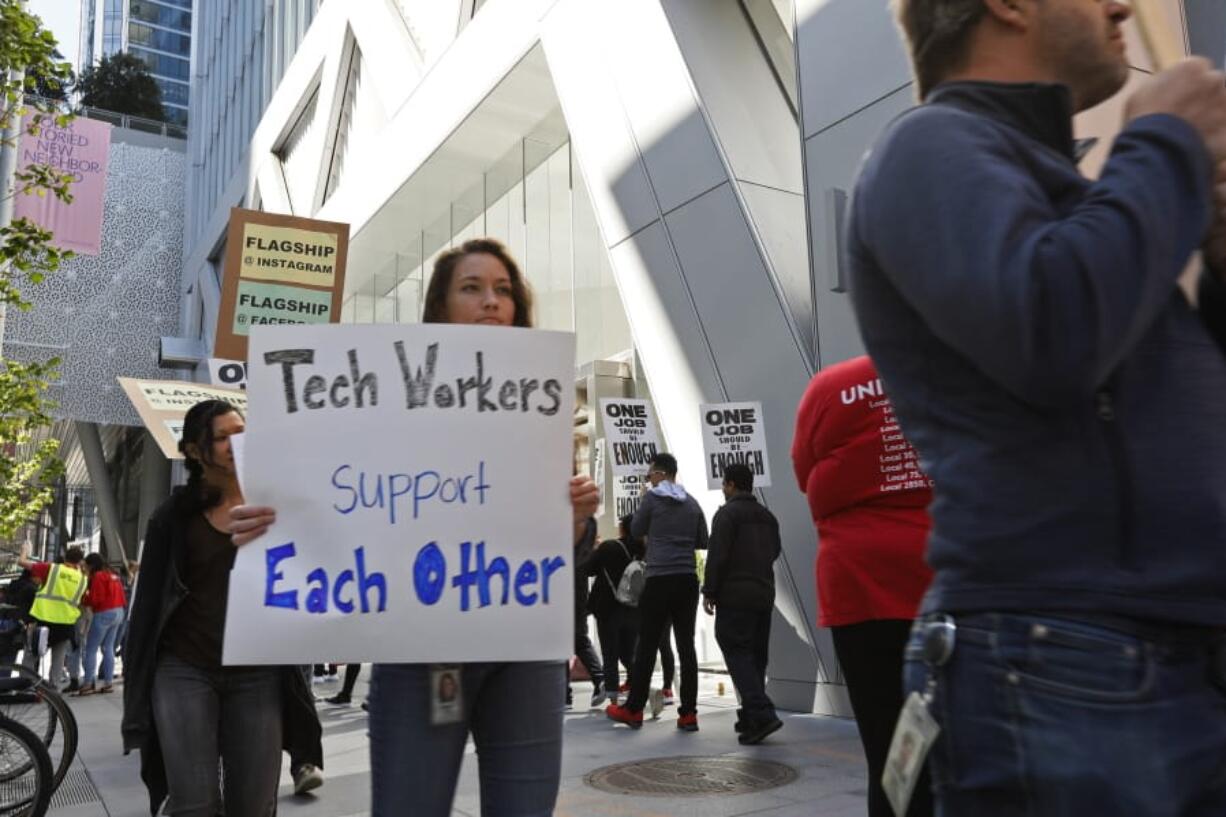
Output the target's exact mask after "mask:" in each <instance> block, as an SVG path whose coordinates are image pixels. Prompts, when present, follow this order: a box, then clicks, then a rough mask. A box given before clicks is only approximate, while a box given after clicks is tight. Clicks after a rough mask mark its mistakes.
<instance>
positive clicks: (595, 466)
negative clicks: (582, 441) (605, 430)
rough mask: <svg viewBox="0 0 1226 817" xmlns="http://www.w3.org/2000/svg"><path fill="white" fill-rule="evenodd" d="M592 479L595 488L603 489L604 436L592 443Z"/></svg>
mask: <svg viewBox="0 0 1226 817" xmlns="http://www.w3.org/2000/svg"><path fill="white" fill-rule="evenodd" d="M592 479H593V481H594V482H595V483H596V487H597V488H600V489H602V490H603V489H604V437H601V438H600V439H599V440H597V441H596V442H595V443H594V444H593V445H592Z"/></svg>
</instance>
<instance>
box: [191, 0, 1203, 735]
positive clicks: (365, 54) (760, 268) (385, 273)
mask: <svg viewBox="0 0 1226 817" xmlns="http://www.w3.org/2000/svg"><path fill="white" fill-rule="evenodd" d="M1166 5H1167V6H1168V10H1169V11H1170V14H1171V20H1172V23H1173V25H1175V26H1176V27H1177V30H1178V31H1180V32H1185V38H1186V36H1187V35H1186V32H1191V31H1195V30H1196V28H1197V25H1198V23H1197V20H1199V19H1200V18H1198V17H1197V16H1196V15H1202V16H1203V17H1204V20H1203V21H1202V22H1201V24H1203V25H1215V26H1216V28H1214V29H1211V30H1212V31H1216V32H1218V34H1219V35H1221V36H1219V37H1218V38H1217V40H1220V41H1221V42H1222V44H1223V45H1226V33H1224V32H1226V22H1223V21H1221V20H1218V21H1216V22H1213V21H1210V19H1209V18H1210V17H1211V16H1213V15H1214V14H1215V13H1216V11H1217V9H1216V4H1215V3H1212V2H1210V3H1197V2H1194V0H1188V2H1187V3H1186V8H1185V4H1184V3H1181V2H1179V0H1168V2H1167V3H1166ZM196 26H197V28H196V38H197V41H198V44H199V47H198V50H197V60H198V65H197V69H196V74H197V78H198V84H197V85H196V87H195V88H193V97H192V121H193V122H194V123H198V125H201V124H207V126H203V127H201V126H197V127H193V128H192V130H191V135H190V139H189V161H190V163H191V167H190V178H189V193H188V202H187V210H186V219H187V221H186V236H185V252H184V275H183V291H182V296H183V309H182V314H183V321H182V324H181V327H180V330H181V334H183V335H185V336H187V337H189V338H195V339H199V340H200V341H201V345H202V346H203V348H205V349H210V348H211V347H212V342H213V334H214V328H215V324H216V317H217V310H218V299H219V292H220V289H219V284H220V277H221V268H222V264H221V259H222V257H223V256H224V251H225V234H226V233H225V231H226V224H227V220H228V218H229V213H230V208H231V207H235V206H240V207H248V208H256V209H263V210H268V211H273V212H278V213H291V214H294V215H301V216H308V217H316V218H320V219H326V220H331V221H340V222H346V223H348V224H350V225H351V235H352V239H351V244H350V258H349V273H348V279H347V282H346V299H345V308H344V316H343V319H344V320H345V321H349V322H356V323H366V322H397V321H399V322H412V321H417V320H419V319H420V314H421V305H422V303H421V302H422V294H423V290H424V286H425V283H426V281H427V279H428V277H429V274H430V269H431V264H432V261H433V259H434V257H435V256H436V255H437V254H438V253H439V252H440V251H441V250H444V249H446V248H448V247H450V246H452V245H454V244H456V243H457V242H460V241H463V240H464V239H466V238H469V237H473V236H478V235H491V236H495V237H497V238H500V239H501V240H503V241H504V242H506V243H507V244H508V245H509V246H510V248H511V250H512V252H513V253H514V254H515V255H516V256H517V257H518V258H519V259H520V260H521V261H522V263H523V266H524V269H525V271H526V274H527V277H528V279H529V280H530V281H531V283H532V286H533V287H534V289H535V292H536V295H537V302H538V312H537V323H538V325H540V326H542V327H545V328H550V329H564V330H570V331H574V332H575V335H576V339H577V350H578V361H579V365H578V368H577V370H576V372H575V381H576V389H577V393H578V395H579V398H580V399H579V401H578V402H579V404H580V405H583V404H585V402H586V404H587V405H591V403H592V401H593V400H594V399H595V398H597V397H599V396H601V395H606V394H622V395H638V396H644V397H649V398H650V399H651V400H652V401H653V403H654V406H655V408H656V411H657V414H658V416H659V418H660V423H661V426H662V431H663V435H664V438H665V442H666V445H667V447H668V448H669V449H670V450H671V451H673V452H674V453H675V454H676V455H677V456H678V459H679V460H680V464H681V474H680V478H681V481H682V482H683V483H685V484H686V485H687V486H688V487H689V488H690V489H691V490H692V491H693V492H694V493H695V495H696V496H697V497H698V499H699V501H700V502H701V503H702V504H703V506H704V508H705V509H706V510H707V512H708V514H711V513H713V512H714V511H715V509H716V508H717V507H718V505H719V504H720V502H721V501H722V498H721V496H720V495H719V494H718V492H711V491H706V490H705V489H704V488H703V486H704V485H705V482H706V480H705V478H704V470H703V463H702V434H701V429H700V418H699V412H698V405H699V404H700V403H707V402H719V401H724V400H757V401H761V403H762V405H763V413H764V416H765V427H766V437H767V442H768V446H769V449H770V460H771V463H772V465H773V469H774V473H773V475H772V477H773V483H772V485H771V486H770V487H769V488H765V489H763V490H761V491H760V492H759V495H760V497H761V498H762V500H763V501H764V502H765V503H766V504H767V505H768V506H769V507H770V508H771V509H772V510H773V511H774V512H775V514H776V515H777V516H778V517H779V520H780V522H781V526H782V532H783V539H784V555H783V557H782V558H781V559H780V561H779V563H778V571H777V576H778V581H777V586H778V600H777V613H778V615H777V616H776V620H775V626H774V628H773V636H772V637H773V644H772V653H771V667H770V677H771V693H772V695H773V696H774V698H775V700H776V701H778V702H780V703H781V704H782V705H784V706H786V707H788V708H791V709H798V710H805V711H810V710H812V711H821V712H837V713H847V712H849V707H848V703H847V699H846V694H845V688H844V687H843V685H842V683H841V678H840V675H839V670H838V667H837V662H836V661H835V658H834V651H833V648H832V646H831V643H830V641H829V636H828V634H827V633H825V632H823V631H822V630H820V629H819V628H817V627H816V625H815V619H816V611H817V599H816V588H815V583H814V559H815V552H816V548H817V547H818V546H819V544H818V543H817V542H816V536H815V534H814V531H813V526H812V523H811V521H810V519H809V511H808V508H807V506H806V503H805V499H804V496H803V495H802V494H801V492H800V490H799V489H798V488H797V486H796V485H795V481H794V479H793V477H792V474H791V467H790V457H789V453H790V444H791V436H792V425H793V420H794V412H795V409H796V405H797V402H798V401H799V398H800V396H801V394H802V392H803V390H804V388H805V385H806V384H807V382H808V380H809V378H810V377H811V375H812V374H813V372H814V371H815V370H817V369H818V368H821V367H823V366H826V365H829V364H831V363H835V362H838V361H840V360H844V359H846V358H848V357H850V356H854V355H856V354H859V353H861V351H862V347H861V342H860V338H859V334H858V332H857V330H856V327H855V324H854V320H853V317H852V312H851V309H850V305H849V302H848V295H847V292H846V286H845V278H844V275H843V271H842V268H841V265H840V263H839V225H840V223H841V218H842V210H841V207H842V203H843V201H844V199H845V194H846V191H847V190H848V189H849V186H850V183H851V180H852V178H853V176H854V172H855V168H856V165H857V163H858V161H859V159H860V157H861V156H862V154H863V152H864V150H865V149H866V147H867V146H868V144H869V143H870V141H871V140H872V138H873V136H874V134H875V133H876V132H877V131H878V130H879V129H880V128H881V127H882V126H883V125H884V124H885V123H886V122H887V121H888V120H889V119H890V118H891V117H893V116H894V115H895V114H896V113H897V112H898V111H901V110H903V109H904V108H905V107H907V106H908V105H910V104H911V103H912V90H911V87H910V77H909V70H908V64H907V60H906V58H905V55H904V53H903V50H902V47H901V44H900V42H899V39H898V36H897V33H896V30H895V28H894V25H893V21H892V20H891V18H890V14H889V11H888V8H887V4H886V3H885V2H884V0H881V1H880V2H865V0H618V2H599V3H597V2H591V0H487V1H486V2H474V0H386V1H383V0H381V1H380V2H336V0H330V2H323V3H319V2H317V0H269V2H264V3H260V4H252V3H249V2H247V1H246V0H217V2H210V3H208V4H205V7H203V8H201V9H200V10H199V11H198V14H197V20H196ZM1132 45H1133V53H1134V54H1139V53H1140V50H1141V49H1140V47H1139V44H1138V43H1137V42H1135V41H1134V42H1133V43H1132ZM1145 68H1146V66H1145V64H1144V63H1143V62H1142V61H1138V73H1139V72H1142V71H1144V70H1145ZM1117 122H1118V113H1115V112H1112V111H1111V110H1105V111H1094V112H1091V113H1090V114H1089V115H1087V116H1086V117H1085V118H1084V119H1083V120H1082V121H1081V123H1080V125H1079V127H1080V128H1081V130H1082V132H1083V133H1084V134H1085V135H1090V136H1102V137H1110V136H1111V133H1112V129H1113V128H1115V127H1116V123H1117ZM1107 141H1109V139H1106V140H1104V141H1103V145H1102V146H1100V148H1099V151H1098V154H1097V155H1098V156H1099V157H1101V155H1102V151H1103V150H1105V148H1106V143H1107ZM1089 161H1090V167H1091V168H1092V167H1093V164H1094V162H1095V161H1101V158H1099V159H1095V158H1093V157H1092V158H1091V159H1090V160H1089ZM201 369H202V370H203V367H201ZM201 376H202V377H203V374H202V375H201ZM576 420H577V423H578V424H579V428H580V429H581V430H583V431H584V432H585V433H587V434H588V435H589V437H590V438H596V437H598V436H599V435H600V434H601V433H602V432H601V429H600V427H599V422H598V419H597V418H594V417H592V416H591V415H590V414H589V415H582V414H581V415H580V416H578V417H577V418H576ZM608 524H609V520H607V519H606V520H602V525H603V526H604V530H606V531H608V529H609V528H608ZM700 618H705V617H701V616H700Z"/></svg>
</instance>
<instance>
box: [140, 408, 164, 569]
mask: <svg viewBox="0 0 1226 817" xmlns="http://www.w3.org/2000/svg"><path fill="white" fill-rule="evenodd" d="M169 495H170V460H168V459H166V457H165V456H163V454H162V449H161V448H159V447H158V444H157V443H156V442H154V439H153V435H152V434H150V433H149V432H148V431H146V432H144V439H143V441H142V446H141V459H140V509H139V522H138V523H137V533H136V539H137V542H143V541H144V539H145V529H146V528H147V527H148V525H149V517H151V516H153V512H154V511H156V510H157V508H158V506H159V505H161V504H162V502H163V501H165V499H166V497H168V496H169ZM131 555H132V557H133V558H134V557H135V555H136V554H131Z"/></svg>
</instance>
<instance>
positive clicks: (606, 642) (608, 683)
mask: <svg viewBox="0 0 1226 817" xmlns="http://www.w3.org/2000/svg"><path fill="white" fill-rule="evenodd" d="M596 633H597V635H599V636H600V653H601V658H602V663H603V664H604V688H605V692H607V693H609V694H610V695H616V694H617V690H618V687H620V686H621V674H620V671H619V669H618V666H617V665H618V662H621V663H622V664H623V665H625V667H626V668H627V669H629V668H630V667H633V666H634V642H635V640H636V639H637V638H638V635H639V624H638V616H637V615H636V614H635V612H634V611H633V610H630V609H628V608H626V607H623V606H621V605H620V604H619V605H617V606H616V607H615V608H613V609H612V610H609V611H608V612H607V613H605V614H604V615H600V616H597V617H596Z"/></svg>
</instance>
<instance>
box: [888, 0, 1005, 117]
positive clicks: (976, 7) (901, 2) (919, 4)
mask: <svg viewBox="0 0 1226 817" xmlns="http://www.w3.org/2000/svg"><path fill="white" fill-rule="evenodd" d="M893 3H894V13H895V14H896V15H897V18H898V26H899V28H901V29H902V33H903V37H904V39H906V41H907V51H908V52H909V53H910V55H911V66H912V68H913V70H914V71H915V85H916V92H917V95H918V96H919V98H920V99H925V98H926V97H927V96H928V93H929V92H930V91H931V90H932V89H933V88H934V87H935V86H936V85H937V84H938V83H940V82H941V81H942V80H944V79H945V77H946V76H948V75H949V74H950V72H952V71H956V70H957V69H959V68H961V67H962V66H963V65H964V64H965V63H966V58H967V51H968V50H969V48H970V42H971V33H972V32H973V31H974V29H975V26H976V25H978V24H979V21H980V20H981V19H983V15H984V12H985V10H986V9H985V7H984V5H983V0H893Z"/></svg>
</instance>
